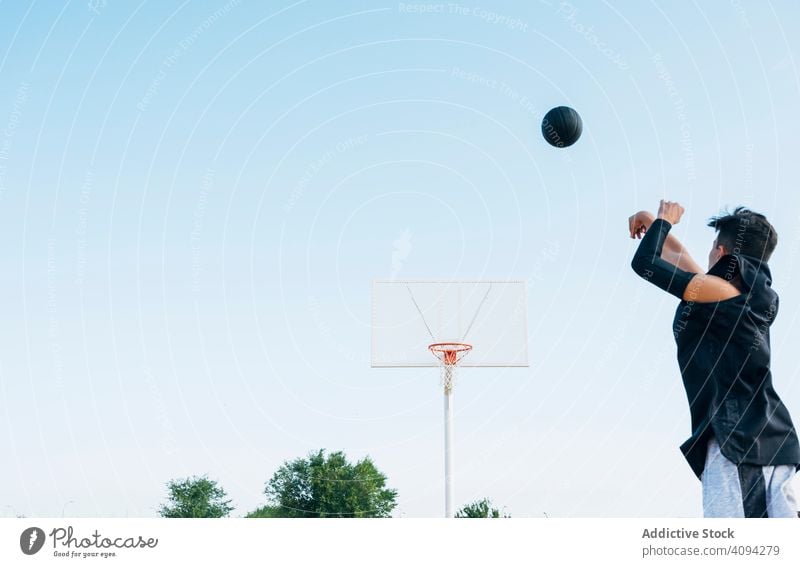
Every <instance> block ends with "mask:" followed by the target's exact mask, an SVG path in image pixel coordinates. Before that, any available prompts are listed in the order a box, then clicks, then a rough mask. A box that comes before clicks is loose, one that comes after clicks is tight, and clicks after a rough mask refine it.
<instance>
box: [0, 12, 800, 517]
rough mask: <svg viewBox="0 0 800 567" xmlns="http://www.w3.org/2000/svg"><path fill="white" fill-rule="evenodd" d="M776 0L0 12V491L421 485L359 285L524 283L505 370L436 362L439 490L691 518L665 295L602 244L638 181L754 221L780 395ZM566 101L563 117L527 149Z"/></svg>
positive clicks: (795, 394) (100, 499)
mask: <svg viewBox="0 0 800 567" xmlns="http://www.w3.org/2000/svg"><path fill="white" fill-rule="evenodd" d="M798 21H800V6H798V4H797V3H796V2H793V1H790V0H785V1H778V0H774V1H771V2H755V1H746V0H736V1H732V2H727V1H722V0H714V1H711V2H702V3H701V2H696V1H687V2H655V1H650V2H638V1H633V0H628V1H620V0H615V1H613V2H606V1H603V2H579V1H577V0H575V1H573V2H558V1H557V0H547V1H546V0H541V1H538V2H537V1H531V2H491V3H489V2H484V3H473V2H458V3H455V2H452V3H451V2H444V3H402V2H391V1H383V0H364V1H352V0H343V1H341V2H326V1H323V0H305V1H303V0H300V1H296V2H284V1H270V2H254V1H247V0H228V1H227V2H224V1H222V0H216V1H207V2H206V1H202V2H191V3H189V2H188V1H187V2H183V3H179V2H141V3H138V2H113V1H111V2H107V1H106V0H91V1H88V2H87V1H81V2H74V1H73V2H64V3H55V2H43V1H39V2H31V3H13V2H8V1H4V2H2V3H0V79H1V80H2V85H3V88H2V89H0V238H2V243H3V253H2V254H1V255H0V262H2V267H1V269H0V272H2V275H1V276H0V294H2V298H3V299H2V308H3V309H2V312H3V325H2V326H1V327H0V424H2V425H0V455H2V461H3V466H2V467H0V515H3V516H11V515H26V516H61V515H64V514H65V515H67V516H106V517H122V516H154V515H155V514H156V511H157V509H158V507H159V505H160V504H161V503H162V502H163V501H164V499H165V495H166V489H165V483H166V482H167V481H168V480H169V479H171V478H180V477H185V476H190V475H201V474H207V475H209V477H210V478H213V479H215V480H217V481H219V483H220V484H221V485H222V486H223V487H224V489H225V490H226V491H227V492H228V494H229V496H230V497H231V498H232V499H233V505H234V506H235V507H236V509H235V511H234V512H233V515H235V516H241V515H244V514H246V513H247V512H248V511H250V510H253V509H255V508H256V507H258V506H260V505H262V504H263V503H264V502H265V497H264V495H263V489H264V485H265V482H266V481H267V480H268V479H269V478H270V477H271V476H272V474H273V472H274V471H275V470H276V469H277V468H278V467H279V466H280V465H281V464H282V463H283V462H284V461H286V460H292V459H295V458H299V457H304V456H306V455H308V454H309V453H310V452H311V451H315V450H318V449H320V448H324V449H326V450H328V451H336V450H341V451H344V452H345V453H346V454H347V456H348V458H350V459H351V460H359V459H362V458H364V457H366V456H369V457H370V458H371V459H373V461H374V462H375V463H376V465H377V467H378V468H379V469H380V470H381V471H383V472H384V473H385V474H386V475H387V477H388V480H387V485H388V486H389V487H391V488H395V489H397V491H398V506H397V508H396V509H395V512H394V515H395V516H398V517H400V516H405V517H429V516H440V515H441V514H442V513H443V507H444V480H443V472H444V460H443V441H444V439H443V423H442V397H441V396H442V393H441V390H440V387H439V384H438V380H439V376H438V372H437V371H436V369H433V368H414V369H407V368H392V369H387V368H370V352H369V348H370V346H369V345H370V288H371V282H372V281H373V280H375V279H389V278H445V279H454V278H455V279H457V278H464V279H470V278H471V279H474V278H500V279H524V280H525V281H526V282H527V291H528V336H527V341H528V350H529V359H530V366H529V367H528V368H499V369H498V368H492V369H487V368H466V369H463V371H462V372H461V373H460V374H459V378H458V383H457V385H456V389H455V393H454V407H455V500H456V505H457V506H461V505H463V504H466V503H468V502H470V501H473V500H477V499H480V498H484V497H488V498H490V499H491V500H492V502H493V503H494V504H495V506H496V507H498V508H501V509H503V511H504V512H505V513H508V514H510V515H512V516H514V517H542V516H543V515H547V516H550V517H553V516H564V517H579V516H594V517H598V516H599V517H614V516H632V517H648V516H653V517H659V516H681V517H684V516H699V515H701V514H702V510H701V500H700V483H699V482H698V481H697V479H696V478H695V477H694V476H693V474H692V472H691V470H690V469H689V467H688V465H687V464H686V463H685V461H684V460H683V457H682V455H681V453H680V451H679V450H678V446H679V445H680V443H682V442H683V441H684V440H685V439H686V438H687V437H688V436H689V433H690V430H689V414H688V405H687V402H686V397H685V393H684V391H683V387H682V385H681V382H680V375H679V371H678V365H677V361H676V359H675V344H674V340H673V337H672V333H671V321H672V317H673V314H674V311H675V308H676V306H677V300H676V299H675V298H673V297H672V296H669V295H667V294H665V293H663V292H661V291H660V290H658V289H657V288H655V287H654V286H648V285H647V284H646V283H645V282H643V281H642V280H641V279H639V278H638V277H636V276H635V274H634V273H633V272H632V271H631V269H630V259H631V257H632V255H633V252H634V250H635V247H636V245H637V243H638V241H634V240H631V239H630V238H629V236H628V231H627V219H628V217H629V216H630V215H631V214H633V213H634V212H636V211H638V210H642V209H645V210H650V211H653V212H655V210H656V209H657V206H658V202H659V199H669V200H673V201H678V202H680V203H681V204H683V205H684V207H685V208H686V213H685V215H684V217H683V219H682V220H681V222H680V223H679V224H678V225H676V226H675V227H674V228H673V231H674V234H676V236H678V238H680V239H681V240H682V241H683V242H684V243H685V244H686V246H687V247H688V248H689V250H690V251H691V253H692V255H693V256H694V257H695V259H696V260H698V262H699V263H700V264H701V265H705V264H706V258H707V253H708V250H709V248H710V246H711V242H712V241H713V239H714V233H713V230H712V229H710V228H707V227H706V226H705V225H706V221H707V219H708V217H710V216H712V215H714V214H717V213H719V212H720V211H721V210H723V209H725V208H732V207H734V206H736V205H740V204H743V205H747V206H749V207H751V208H753V209H754V210H756V211H759V212H762V213H764V214H766V215H767V217H768V218H769V219H770V221H771V222H772V223H773V224H774V225H775V227H776V228H777V231H778V233H779V245H778V248H777V250H776V252H775V254H774V256H773V258H772V260H771V262H770V266H771V269H772V273H773V277H774V284H773V285H774V288H775V289H776V291H777V292H778V293H779V295H780V297H781V307H780V313H779V315H778V316H777V319H776V321H775V323H774V325H773V327H772V346H773V362H772V371H773V377H774V381H775V385H776V388H777V391H778V392H779V394H780V395H781V396H782V398H783V400H784V402H785V403H786V405H787V406H788V408H789V410H790V411H791V412H793V413H794V416H795V419H796V420H797V419H800V385H798V382H800V370H798V365H797V364H796V363H795V362H794V361H793V359H792V350H793V348H795V345H797V344H800V319H799V318H798V316H799V315H800V285H798V279H800V262H798V260H800V196H798V191H797V181H796V180H797V179H798V176H799V175H800V160H798V159H797V156H798V149H800V144H798V141H797V139H796V132H797V128H796V125H797V124H798V123H800V105H798V104H797V101H798V95H800V73H799V72H798V65H797V62H796V57H798V56H800V39H798V37H797V34H794V33H792V30H793V28H794V27H796V24H797V23H798ZM560 105H568V106H571V107H573V108H575V109H576V110H577V111H578V112H579V113H580V114H581V116H582V119H583V124H584V131H583V135H582V137H581V139H580V140H579V141H578V143H576V144H575V145H574V146H572V147H570V148H568V149H556V148H552V147H550V146H549V145H547V144H546V142H545V141H544V140H543V138H542V136H541V134H540V123H541V119H542V117H543V116H544V113H545V112H546V111H547V110H548V109H550V108H552V107H554V106H560Z"/></svg>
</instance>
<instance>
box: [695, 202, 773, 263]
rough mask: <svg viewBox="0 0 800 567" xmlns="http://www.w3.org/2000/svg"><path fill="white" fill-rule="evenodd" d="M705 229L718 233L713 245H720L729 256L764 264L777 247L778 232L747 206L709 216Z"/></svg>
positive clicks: (763, 217) (765, 219) (759, 214)
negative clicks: (740, 255)
mask: <svg viewBox="0 0 800 567" xmlns="http://www.w3.org/2000/svg"><path fill="white" fill-rule="evenodd" d="M708 226H710V227H711V228H714V229H716V230H717V231H718V232H719V234H718V235H717V244H718V245H721V246H724V247H725V248H726V249H727V250H728V253H729V254H744V255H746V256H753V257H754V258H758V259H760V260H761V261H763V262H767V261H769V258H770V256H772V251H773V250H775V246H777V245H778V233H777V232H776V231H775V227H774V226H772V225H771V224H770V223H769V221H768V220H767V217H765V216H764V215H762V214H761V213H756V212H753V211H751V210H750V209H748V208H747V207H741V206H739V207H736V208H735V209H734V210H733V212H732V213H729V212H727V211H724V212H723V214H721V215H719V216H716V217H711V219H709V221H708Z"/></svg>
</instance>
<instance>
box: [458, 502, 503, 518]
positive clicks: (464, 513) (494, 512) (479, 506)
mask: <svg viewBox="0 0 800 567" xmlns="http://www.w3.org/2000/svg"><path fill="white" fill-rule="evenodd" d="M499 517H500V512H499V510H498V509H497V508H493V507H492V503H491V501H490V500H489V499H488V498H484V499H483V500H476V501H475V502H472V503H470V504H467V505H466V506H464V507H463V508H461V510H459V511H458V512H456V518H499ZM503 517H504V518H508V516H506V515H504V516H503Z"/></svg>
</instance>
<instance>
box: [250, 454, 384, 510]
mask: <svg viewBox="0 0 800 567" xmlns="http://www.w3.org/2000/svg"><path fill="white" fill-rule="evenodd" d="M264 494H265V495H266V496H267V500H268V504H267V506H264V507H262V508H259V509H258V510H256V511H254V512H251V513H250V514H248V515H247V517H249V518H265V517H267V518H275V517H280V518H386V517H388V516H389V515H390V514H391V512H392V510H393V509H394V508H395V506H397V503H396V498H397V491H396V490H392V489H388V488H386V475H384V474H383V473H381V472H380V471H379V470H378V469H377V468H376V467H375V465H374V464H373V462H372V460H370V458H369V457H366V458H364V459H362V460H361V461H359V462H357V463H355V464H351V463H349V462H348V461H347V458H346V457H345V455H344V453H342V452H341V451H339V452H336V453H331V454H330V455H328V456H327V457H326V456H325V450H324V449H320V450H319V451H318V452H316V453H311V454H310V455H309V456H308V458H305V459H295V460H294V461H291V462H285V463H284V464H283V465H281V467H280V468H279V469H278V470H277V472H275V474H274V475H273V476H272V478H271V479H270V480H269V482H267V485H266V488H265V489H264Z"/></svg>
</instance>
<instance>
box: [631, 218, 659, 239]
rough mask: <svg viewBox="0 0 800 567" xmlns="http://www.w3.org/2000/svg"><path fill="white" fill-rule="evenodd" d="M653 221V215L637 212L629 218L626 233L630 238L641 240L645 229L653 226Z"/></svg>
mask: <svg viewBox="0 0 800 567" xmlns="http://www.w3.org/2000/svg"><path fill="white" fill-rule="evenodd" d="M653 220H655V217H654V216H653V213H649V212H647V211H639V212H638V213H636V214H634V215H633V216H631V217H629V218H628V231H629V232H630V234H631V238H641V237H642V235H643V234H644V233H645V232H647V229H648V228H650V225H651V224H653Z"/></svg>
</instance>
